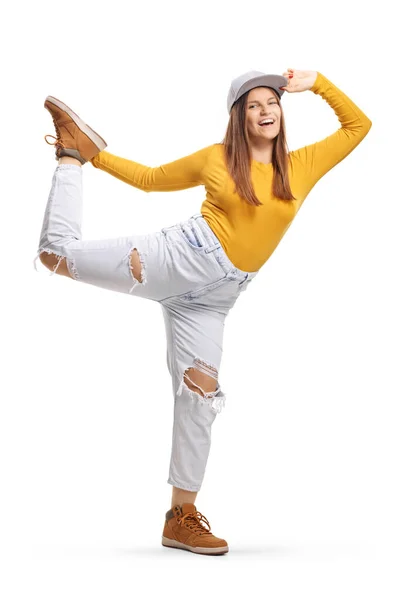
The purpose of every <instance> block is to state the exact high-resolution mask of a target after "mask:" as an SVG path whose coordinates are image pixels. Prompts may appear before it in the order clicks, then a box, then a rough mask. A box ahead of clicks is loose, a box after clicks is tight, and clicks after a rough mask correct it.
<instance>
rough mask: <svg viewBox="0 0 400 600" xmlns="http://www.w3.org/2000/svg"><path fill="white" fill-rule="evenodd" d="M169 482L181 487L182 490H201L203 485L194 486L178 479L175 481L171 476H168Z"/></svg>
mask: <svg viewBox="0 0 400 600" xmlns="http://www.w3.org/2000/svg"><path fill="white" fill-rule="evenodd" d="M167 483H169V484H170V485H173V486H174V487H177V488H180V489H182V490H185V491H186V492H198V491H200V488H201V486H193V485H189V486H188V485H184V484H182V483H178V482H176V481H174V480H173V479H172V478H171V477H169V478H168V481H167Z"/></svg>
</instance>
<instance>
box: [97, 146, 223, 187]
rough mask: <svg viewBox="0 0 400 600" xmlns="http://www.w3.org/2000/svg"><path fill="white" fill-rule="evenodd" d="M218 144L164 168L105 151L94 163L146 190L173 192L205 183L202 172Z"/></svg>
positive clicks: (163, 166)
mask: <svg viewBox="0 0 400 600" xmlns="http://www.w3.org/2000/svg"><path fill="white" fill-rule="evenodd" d="M214 145H215V144H212V145H211V146H207V147H206V148H203V149H201V150H198V151H197V152H194V153H193V154H189V155H188V156H185V157H184V158H180V159H178V160H175V161H173V162H170V163H167V164H165V165H161V166H160V167H146V166H145V165H141V164H139V163H137V162H134V161H133V160H128V159H127V158H121V157H120V156H115V155H114V154H110V153H109V152H106V151H104V150H103V151H102V152H100V153H99V154H97V155H96V156H95V157H94V158H92V160H91V161H90V162H91V163H92V165H93V166H94V167H96V169H101V170H102V171H106V172H107V173H110V175H113V176H114V177H117V178H118V179H121V181H124V182H125V183H128V184H129V185H133V186H134V187H136V188H138V189H140V190H143V191H144V192H171V191H174V190H184V189H186V188H192V187H196V186H197V185H202V184H203V183H204V182H203V178H202V172H203V169H204V167H205V165H206V163H207V159H208V157H209V155H210V153H211V150H212V149H213V148H214Z"/></svg>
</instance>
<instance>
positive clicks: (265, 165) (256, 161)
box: [251, 158, 272, 167]
mask: <svg viewBox="0 0 400 600" xmlns="http://www.w3.org/2000/svg"><path fill="white" fill-rule="evenodd" d="M251 161H252V162H253V163H256V164H257V165H262V166H263V167H269V166H270V165H272V162H269V163H263V162H260V161H259V160H255V159H254V158H252V159H251Z"/></svg>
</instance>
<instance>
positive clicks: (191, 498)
mask: <svg viewBox="0 0 400 600" xmlns="http://www.w3.org/2000/svg"><path fill="white" fill-rule="evenodd" d="M196 496H197V492H189V491H188V490H182V489H181V488H177V487H173V488H172V500H171V508H173V507H174V506H176V505H177V504H178V505H179V506H182V504H183V503H184V502H189V503H191V504H194V503H195V500H196Z"/></svg>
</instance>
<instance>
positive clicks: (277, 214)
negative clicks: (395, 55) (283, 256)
mask: <svg viewBox="0 0 400 600" xmlns="http://www.w3.org/2000/svg"><path fill="white" fill-rule="evenodd" d="M310 89H311V91H312V92H314V93H315V94H319V95H320V96H322V98H323V99H324V100H326V102H327V103H328V104H329V105H330V106H331V108H332V109H333V110H334V111H335V113H336V115H337V117H338V119H339V121H340V124H341V127H340V128H339V129H338V130H337V131H336V132H335V133H333V134H332V135H329V136H328V137H326V138H325V139H323V140H321V141H319V142H316V143H314V144H310V145H308V146H304V147H303V148H299V149H298V150H295V151H292V152H290V155H291V157H292V161H291V163H292V164H290V162H289V171H288V175H289V182H290V187H291V190H292V193H293V195H294V196H295V197H296V200H291V201H287V200H281V199H279V198H276V197H275V196H274V195H273V194H272V177H273V167H272V163H269V164H264V163H261V162H258V161H256V160H252V161H251V179H252V183H253V187H254V192H255V194H256V196H257V198H258V199H259V200H260V201H261V202H262V203H263V205H262V206H254V205H250V204H249V203H248V202H245V201H244V200H243V199H241V198H240V196H239V195H238V194H235V193H234V187H235V186H234V182H233V180H232V178H231V177H230V174H229V172H228V171H227V169H226V166H225V162H224V154H223V153H224V147H223V145H222V144H218V143H217V144H212V145H211V146H207V147H206V148H202V149H201V150H198V151H197V152H195V153H194V154H190V155H188V156H185V157H184V158H180V159H178V160H175V161H174V162H170V163H167V164H164V165H161V166H159V167H147V166H144V165H141V164H139V163H137V162H134V161H132V160H128V159H125V158H120V157H119V156H115V155H113V154H110V153H109V152H106V151H103V152H100V153H99V154H98V155H97V156H95V157H94V158H93V159H92V160H91V163H92V165H93V166H94V167H96V168H99V169H101V170H103V171H106V172H107V173H110V174H111V175H114V177H117V178H118V179H121V180H122V181H124V182H126V183H128V184H130V185H133V186H134V187H136V188H139V189H140V190H143V191H145V192H170V191H175V190H183V189H186V188H192V187H195V186H198V185H204V186H205V190H206V199H205V200H204V202H203V203H202V205H201V210H200V212H201V213H202V215H203V216H204V218H205V220H206V221H207V223H208V224H209V226H210V227H211V229H212V230H213V231H214V233H215V235H216V236H217V237H218V239H219V240H220V242H221V246H222V247H223V249H224V251H225V253H226V254H227V256H228V257H229V258H230V260H231V261H232V263H233V264H234V265H235V266H236V267H238V268H239V269H242V270H243V271H257V270H258V269H260V267H261V266H262V265H263V264H264V263H265V262H266V261H267V260H268V258H269V257H270V256H271V254H272V253H273V251H274V250H275V248H276V247H277V245H278V244H279V242H280V240H281V239H282V237H283V235H284V234H285V232H286V230H287V229H288V227H289V225H290V224H291V222H292V221H293V219H294V217H295V215H296V214H297V212H298V210H299V208H300V206H301V204H302V203H303V201H304V199H305V198H306V197H307V195H308V193H309V192H310V190H311V189H312V188H313V186H314V185H315V184H316V183H317V181H318V180H319V179H320V178H321V177H322V176H323V175H325V173H327V172H328V171H329V170H330V169H332V167H334V166H335V165H336V164H338V163H339V162H340V161H341V160H343V159H344V158H345V157H346V156H347V155H348V154H349V153H350V152H351V151H352V150H354V148H355V147H356V146H357V145H358V144H359V143H360V142H361V140H362V139H363V138H364V137H365V136H366V135H367V133H368V131H369V129H370V128H371V125H372V122H371V121H370V120H369V119H368V117H367V116H366V115H365V114H364V113H363V112H362V111H361V110H360V109H359V108H358V107H357V106H356V105H355V104H354V102H352V101H351V100H350V98H348V97H347V96H346V94H344V93H343V92H342V91H341V90H339V89H338V88H337V87H336V86H335V85H334V84H333V83H332V82H331V81H329V80H328V79H327V78H326V77H325V76H324V75H322V74H321V73H319V72H318V73H317V78H316V80H315V82H314V85H313V86H312V88H310Z"/></svg>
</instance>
